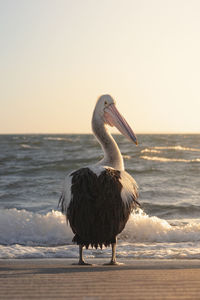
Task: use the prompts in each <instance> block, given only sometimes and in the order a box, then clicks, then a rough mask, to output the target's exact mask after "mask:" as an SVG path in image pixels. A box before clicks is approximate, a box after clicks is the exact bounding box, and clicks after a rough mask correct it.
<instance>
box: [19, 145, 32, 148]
mask: <svg viewBox="0 0 200 300" xmlns="http://www.w3.org/2000/svg"><path fill="white" fill-rule="evenodd" d="M20 146H21V147H22V148H25V149H26V148H27V149H30V148H32V147H31V146H30V145H27V144H21V145H20Z"/></svg>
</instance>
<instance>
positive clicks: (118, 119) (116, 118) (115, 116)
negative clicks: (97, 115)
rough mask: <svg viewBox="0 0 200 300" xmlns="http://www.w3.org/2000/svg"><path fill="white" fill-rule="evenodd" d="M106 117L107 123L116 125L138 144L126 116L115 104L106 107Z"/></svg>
mask: <svg viewBox="0 0 200 300" xmlns="http://www.w3.org/2000/svg"><path fill="white" fill-rule="evenodd" d="M104 118H105V122H106V124H108V125H110V126H115V127H116V128H117V129H118V130H119V131H120V132H121V133H122V134H123V135H124V136H125V137H127V138H128V139H129V140H131V141H132V142H134V143H135V144H136V145H138V142H137V138H136V135H135V134H134V132H133V130H132V129H131V127H130V126H129V125H128V123H127V122H126V120H125V119H124V117H123V116H122V115H121V114H120V113H119V111H118V110H117V108H116V106H115V104H110V105H109V106H108V107H107V108H105V110H104Z"/></svg>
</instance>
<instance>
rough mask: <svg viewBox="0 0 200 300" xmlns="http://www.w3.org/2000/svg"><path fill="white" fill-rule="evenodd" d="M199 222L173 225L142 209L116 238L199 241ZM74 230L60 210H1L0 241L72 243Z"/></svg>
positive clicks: (6, 242) (151, 240)
mask: <svg viewBox="0 0 200 300" xmlns="http://www.w3.org/2000/svg"><path fill="white" fill-rule="evenodd" d="M199 232H200V223H197V222H195V221H192V220H190V221H189V222H188V223H187V224H182V223H181V224H180V225H176V226H173V225H171V224H170V223H169V222H167V221H166V220H163V219H160V218H158V217H154V216H152V217H150V216H148V215H147V214H145V213H144V212H143V211H142V210H140V211H139V212H137V213H135V214H132V215H131V217H130V219H129V221H128V223H127V225H126V228H125V230H124V231H123V232H122V233H121V234H120V236H119V240H123V241H127V242H177V243H179V242H186V241H187V242H194V241H200V235H199ZM72 237H73V233H72V231H71V229H70V227H69V226H66V221H65V217H64V216H63V215H62V214H61V213H60V212H59V211H52V212H48V213H47V214H45V215H42V214H38V213H32V212H28V211H26V210H17V209H7V210H4V211H0V244H2V245H12V244H21V245H27V246H54V245H64V244H71V240H72Z"/></svg>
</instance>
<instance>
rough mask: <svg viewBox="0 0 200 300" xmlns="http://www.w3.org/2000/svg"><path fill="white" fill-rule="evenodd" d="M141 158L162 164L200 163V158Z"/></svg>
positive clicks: (144, 156)
mask: <svg viewBox="0 0 200 300" xmlns="http://www.w3.org/2000/svg"><path fill="white" fill-rule="evenodd" d="M140 158H143V159H146V160H155V161H161V162H185V163H190V162H200V158H194V159H183V158H167V157H159V156H146V155H143V156H140Z"/></svg>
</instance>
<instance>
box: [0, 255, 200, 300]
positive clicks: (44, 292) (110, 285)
mask: <svg viewBox="0 0 200 300" xmlns="http://www.w3.org/2000/svg"><path fill="white" fill-rule="evenodd" d="M108 261H109V259H108V258H102V259H87V262H89V263H94V264H95V265H93V266H79V265H72V264H73V263H76V262H77V259H63V258H55V259H49V258H42V259H37V258H36V259H0V299H83V300H101V299H102V300H103V299H137V300H138V299H199V298H200V260H198V259H178V260H177V259H119V262H121V263H123V265H118V266H109V265H108V266H105V265H103V264H104V263H107V262H108Z"/></svg>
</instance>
